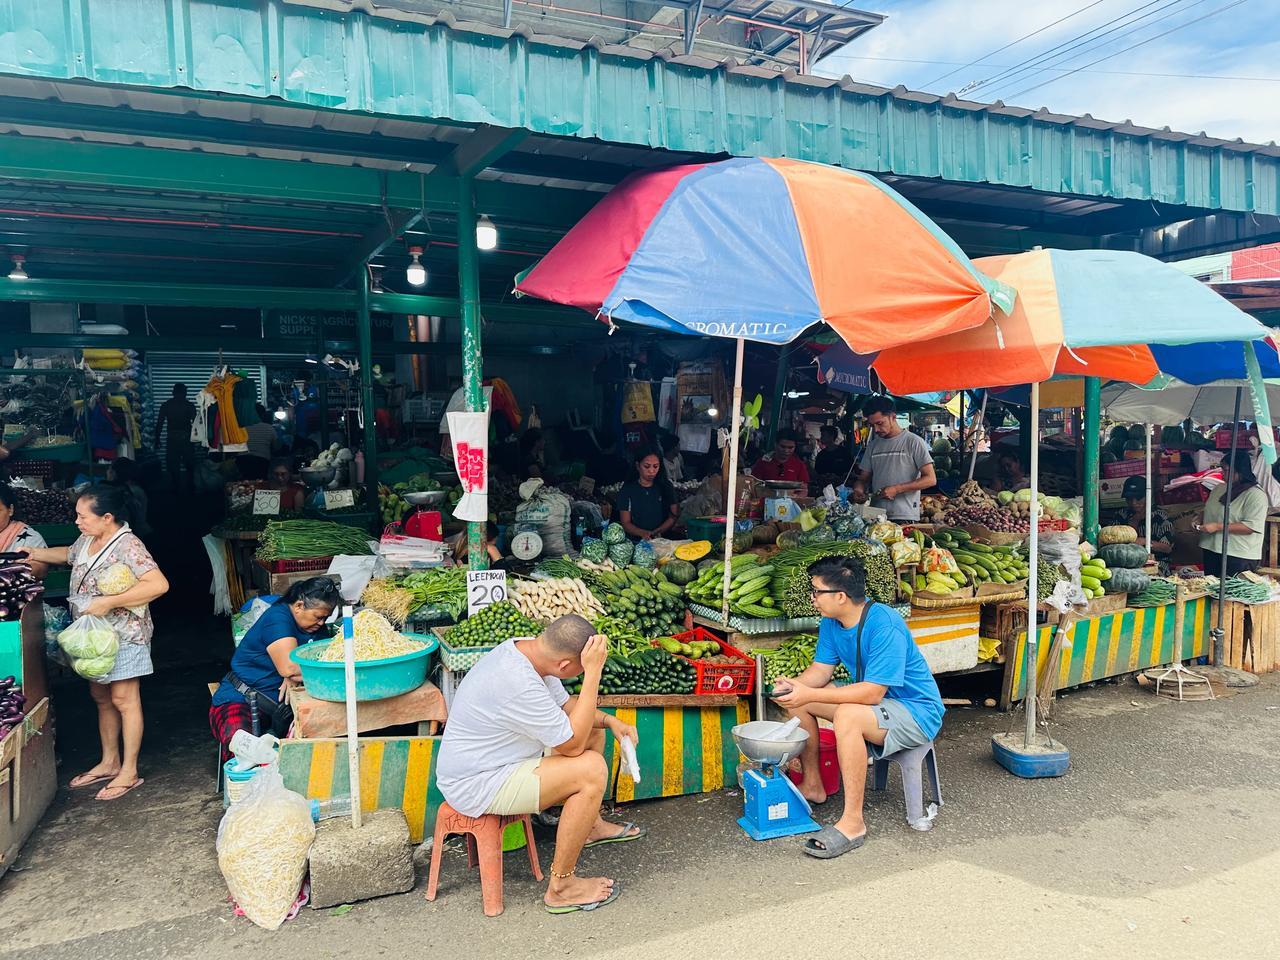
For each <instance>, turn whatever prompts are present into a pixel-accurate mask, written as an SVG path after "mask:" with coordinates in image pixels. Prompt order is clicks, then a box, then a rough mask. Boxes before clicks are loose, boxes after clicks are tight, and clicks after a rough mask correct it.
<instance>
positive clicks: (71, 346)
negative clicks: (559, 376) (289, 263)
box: [0, 330, 528, 356]
mask: <svg viewBox="0 0 1280 960" xmlns="http://www.w3.org/2000/svg"><path fill="white" fill-rule="evenodd" d="M231 345H232V344H231V341H230V339H229V338H228V337H226V336H177V337H172V336H164V335H157V336H146V335H144V334H132V333H131V334H126V335H125V336H120V337H115V336H111V337H107V336H89V335H71V334H61V333H23V332H21V331H10V330H0V350H4V351H9V350H93V349H109V350H115V349H132V350H164V351H169V352H183V353H187V352H190V353H207V352H216V351H217V350H219V349H221V350H226V349H227V348H228V347H229V346H231ZM359 346H360V345H359V342H358V341H357V340H332V339H330V340H325V341H324V342H323V343H320V342H318V341H314V340H299V339H281V338H270V337H268V338H266V339H261V340H259V339H256V338H245V337H240V336H236V338H235V343H234V347H235V349H237V350H241V349H243V350H247V351H252V352H255V353H266V354H273V353H274V354H282V355H283V354H294V355H296V354H305V353H312V352H322V353H335V354H352V353H355V352H356V351H357V350H359ZM457 349H458V345H457V344H456V343H449V342H445V341H441V342H438V343H409V342H407V341H391V340H388V341H385V342H379V343H378V344H377V345H376V346H375V348H374V352H375V353H377V354H379V355H383V356H387V355H391V354H419V353H422V354H441V355H451V354H453V353H454V352H455V351H456V350H457ZM524 352H526V353H527V352H528V351H527V350H526V351H524Z"/></svg>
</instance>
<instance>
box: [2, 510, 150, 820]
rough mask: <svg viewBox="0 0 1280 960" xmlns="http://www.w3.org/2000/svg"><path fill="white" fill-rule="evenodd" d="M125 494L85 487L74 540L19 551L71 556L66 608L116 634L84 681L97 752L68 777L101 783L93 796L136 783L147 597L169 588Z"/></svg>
mask: <svg viewBox="0 0 1280 960" xmlns="http://www.w3.org/2000/svg"><path fill="white" fill-rule="evenodd" d="M128 496H129V495H128V492H127V490H126V489H125V488H124V487H92V488H90V489H89V490H87V491H85V492H84V493H82V494H80V498H79V499H78V500H77V501H76V526H77V527H78V528H79V529H80V534H81V535H80V537H79V539H77V540H76V542H75V543H73V544H71V546H69V547H44V548H40V549H28V550H23V551H22V552H24V553H26V554H27V556H28V558H29V559H30V560H31V561H32V562H33V563H47V564H61V565H66V564H70V565H71V594H70V600H69V602H70V605H71V608H72V610H73V611H74V612H75V613H76V614H77V616H79V617H100V618H102V619H103V620H105V621H106V622H107V623H109V624H110V625H111V628H112V629H113V630H115V632H116V637H117V638H118V640H119V644H120V647H119V652H118V653H117V654H116V657H115V662H114V664H113V665H112V667H111V670H110V672H108V673H107V674H106V675H105V676H102V677H99V678H96V679H95V680H94V681H92V682H91V683H90V684H89V693H90V694H91V695H92V696H93V700H94V703H95V704H96V705H97V707H98V735H99V737H100V738H101V740H102V759H101V760H100V761H99V763H98V764H97V765H96V766H94V767H92V768H91V769H89V770H86V771H85V772H84V773H82V774H80V775H79V776H77V777H73V778H72V780H71V787H72V788H73V789H74V788H79V787H88V786H92V785H94V784H98V783H103V784H105V786H103V787H102V789H101V790H99V791H98V793H97V795H96V797H95V799H97V800H118V799H120V798H121V797H123V796H124V795H125V794H126V793H128V792H129V791H130V790H132V789H133V788H134V787H140V786H142V779H141V778H140V777H139V776H138V752H139V750H140V749H141V747H142V726H143V724H142V694H141V688H140V678H142V677H145V676H148V675H149V674H151V673H153V672H154V670H153V667H152V665H151V635H152V633H153V632H154V626H153V624H152V622H151V609H150V606H149V604H150V603H151V601H152V600H155V599H157V598H158V597H162V596H164V594H165V593H167V592H168V590H169V581H168V580H166V579H165V576H164V574H163V573H161V572H160V568H159V567H158V566H157V565H156V562H155V560H153V559H152V558H151V554H150V553H148V552H147V548H146V547H145V546H143V545H142V541H141V540H139V539H138V538H137V537H136V536H135V535H134V534H133V533H132V531H130V529H129V522H128V519H129V505H128ZM129 581H132V585H131V586H128V587H127V588H126V589H124V590H123V591H118V590H115V589H113V588H114V587H115V586H116V584H117V583H119V582H129ZM122 744H123V749H122Z"/></svg>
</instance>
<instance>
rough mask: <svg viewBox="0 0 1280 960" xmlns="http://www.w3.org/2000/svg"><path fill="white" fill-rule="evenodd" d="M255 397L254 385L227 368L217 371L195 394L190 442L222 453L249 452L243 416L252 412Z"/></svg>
mask: <svg viewBox="0 0 1280 960" xmlns="http://www.w3.org/2000/svg"><path fill="white" fill-rule="evenodd" d="M246 397H247V398H248V400H247V405H246ZM253 397H254V389H253V384H252V382H250V381H248V380H245V379H244V378H243V377H240V376H238V375H237V374H235V373H232V372H230V371H228V370H226V369H225V368H222V369H220V370H218V371H217V372H216V373H215V374H214V375H213V376H212V377H211V378H210V379H209V382H208V383H207V384H205V388H204V389H203V390H201V391H200V393H199V394H197V395H196V418H195V420H194V421H193V422H192V425H191V439H192V440H193V441H195V442H198V443H200V444H201V445H202V446H205V447H208V448H209V449H210V450H216V451H219V452H222V453H248V452H249V443H248V440H249V435H248V433H246V432H245V430H244V427H243V426H241V424H242V422H244V421H243V420H242V419H241V416H243V415H244V413H245V411H246V410H247V411H249V412H252V411H253V402H254V401H253ZM238 414H239V415H238ZM255 416H256V414H255ZM251 420H252V418H250V421H251Z"/></svg>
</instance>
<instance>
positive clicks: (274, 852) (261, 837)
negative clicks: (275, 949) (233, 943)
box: [217, 763, 316, 930]
mask: <svg viewBox="0 0 1280 960" xmlns="http://www.w3.org/2000/svg"><path fill="white" fill-rule="evenodd" d="M315 836H316V828H315V824H314V823H312V822H311V805H310V804H308V803H307V801H306V800H304V799H303V798H302V797H300V796H299V795H298V794H296V793H294V792H293V791H292V790H286V789H285V786H284V781H283V780H282V779H281V778H280V771H279V769H277V767H276V765H275V764H274V763H273V764H271V765H270V766H268V767H267V768H266V769H265V770H262V771H261V772H259V773H258V774H257V775H256V776H255V777H254V778H253V779H252V780H251V781H250V782H249V789H248V791H247V792H246V793H245V796H244V799H243V800H241V801H240V802H239V803H234V804H232V805H231V808H230V809H229V810H227V812H226V813H224V814H223V815H222V822H221V823H220V824H218V841H217V851H218V868H219V869H220V870H221V871H222V877H223V879H224V880H226V881H227V889H228V890H229V891H231V896H232V897H233V898H234V899H235V901H236V903H237V904H239V905H240V909H241V910H243V911H244V915H245V916H246V917H248V918H249V919H250V920H252V921H253V922H254V923H256V924H257V925H258V926H260V927H262V928H264V929H266V930H275V929H277V928H279V926H280V924H282V923H284V921H285V917H287V916H288V915H289V909H290V908H291V907H292V906H293V902H294V900H296V899H297V898H298V891H299V890H300V889H301V888H302V880H303V878H304V877H306V875H307V855H308V854H309V853H310V852H311V841H312V840H314V839H315Z"/></svg>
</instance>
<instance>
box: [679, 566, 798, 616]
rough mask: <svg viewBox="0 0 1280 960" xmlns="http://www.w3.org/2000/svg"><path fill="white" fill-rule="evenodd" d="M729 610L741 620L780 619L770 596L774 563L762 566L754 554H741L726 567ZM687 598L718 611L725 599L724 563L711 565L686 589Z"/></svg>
mask: <svg viewBox="0 0 1280 960" xmlns="http://www.w3.org/2000/svg"><path fill="white" fill-rule="evenodd" d="M729 570H730V572H731V574H732V578H731V579H730V581H729V611H730V612H731V613H736V614H738V615H739V616H743V617H754V618H757V619H760V618H763V619H770V618H772V617H780V616H782V614H781V612H780V611H779V610H778V609H777V601H776V600H775V599H774V597H773V593H772V589H773V570H774V568H773V564H770V563H761V562H760V558H759V557H758V556H756V555H755V554H754V553H742V554H739V555H738V556H736V557H734V558H733V560H732V561H731V563H730V564H729ZM684 589H685V593H686V594H687V595H688V597H689V599H690V600H692V601H694V602H695V603H701V604H703V605H704V606H708V607H715V608H717V609H718V608H719V607H720V604H721V602H722V600H723V599H724V562H723V561H720V562H717V563H713V564H711V565H710V566H708V567H707V569H706V570H704V571H703V572H702V573H701V574H700V575H699V576H698V579H697V580H695V581H693V583H691V584H689V585H688V586H686V587H685V588H684Z"/></svg>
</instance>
